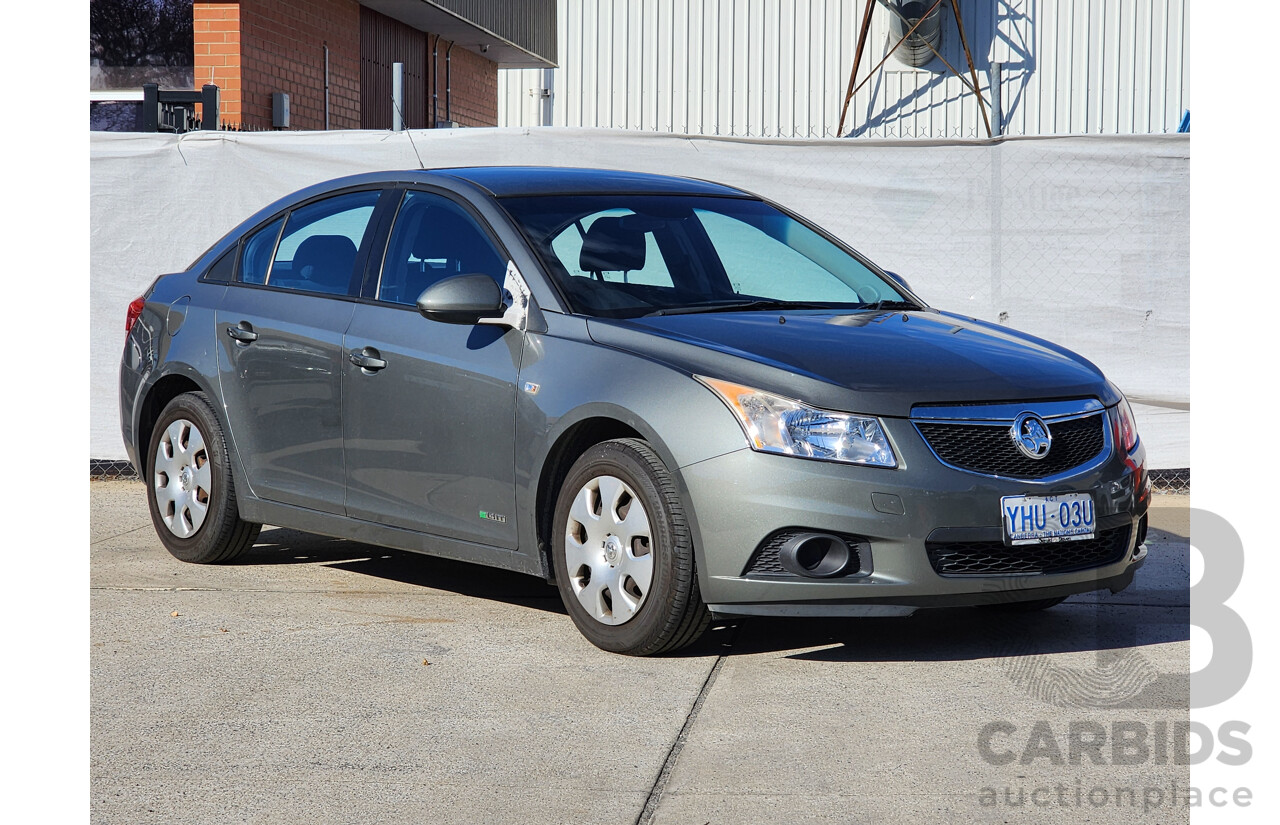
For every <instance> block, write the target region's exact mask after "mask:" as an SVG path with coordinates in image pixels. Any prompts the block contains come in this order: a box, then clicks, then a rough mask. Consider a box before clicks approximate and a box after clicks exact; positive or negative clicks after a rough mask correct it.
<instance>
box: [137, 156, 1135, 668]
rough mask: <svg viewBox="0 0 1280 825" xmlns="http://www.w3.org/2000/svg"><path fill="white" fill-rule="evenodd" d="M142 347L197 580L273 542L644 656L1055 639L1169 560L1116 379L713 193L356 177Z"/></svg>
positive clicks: (249, 234) (154, 291)
mask: <svg viewBox="0 0 1280 825" xmlns="http://www.w3.org/2000/svg"><path fill="white" fill-rule="evenodd" d="M127 328H128V335H127V339H126V342H125V347H124V354H123V363H122V365H121V371H120V402H121V403H120V407H121V417H122V427H123V433H124V440H125V444H126V446H127V448H128V451H129V456H130V459H131V460H132V461H133V464H134V466H135V467H137V468H138V470H139V472H140V474H141V475H142V476H143V478H144V479H145V480H146V482H147V485H148V492H149V495H148V501H149V503H150V510H151V517H152V520H153V522H154V524H155V527H156V531H157V533H158V534H159V537H160V540H161V541H162V542H163V543H164V545H165V547H167V548H168V549H169V551H170V552H171V553H172V554H173V555H174V556H176V557H177V558H179V559H182V560H184V561H189V562H196V563H212V562H226V561H230V560H232V559H234V558H236V557H237V556H239V555H241V554H242V553H244V552H245V550H246V549H248V548H249V547H251V546H252V545H253V543H254V541H255V539H256V537H257V535H258V531H259V528H260V526H261V525H262V524H275V525H281V526H286V527H292V528H296V529H300V530H306V531H311V532H316V533H322V534H326V535H331V536H339V537H344V538H351V539H357V540H360V541H366V542H371V543H374V544H379V545H385V546H388V547H395V548H401V549H405V550H411V551H417V552H421V553H427V554H431V555H437V556H445V557H449V558H453V559H460V560H463V561H467V562H473V563H476V564H478V565H489V566H493V567H501V568H506V569H510V570H517V571H521V572H524V573H529V574H532V575H536V576H541V577H544V578H546V579H547V580H548V581H553V582H554V583H555V585H556V586H557V587H558V588H559V591H560V594H561V596H562V598H563V600H564V604H565V608H566V609H567V611H568V613H569V616H570V617H571V618H572V619H573V621H574V622H575V623H576V625H577V626H578V628H579V629H580V630H581V631H582V633H583V634H584V635H585V636H586V637H587V638H588V639H590V640H591V641H592V642H593V643H595V644H596V645H598V646H600V647H602V648H604V649H606V650H611V651H617V652H620V653H629V654H637V655H644V654H654V653H661V652H665V651H670V650H674V649H676V648H679V647H682V646H685V645H688V644H690V643H691V642H693V641H694V640H696V639H697V638H698V637H699V636H700V635H701V634H702V632H703V631H704V630H705V629H706V628H707V626H708V624H709V623H710V622H711V621H712V619H713V618H716V617H733V616H744V615H765V616H885V615H907V614H910V613H912V612H913V611H915V610H917V609H919V608H924V607H935V606H954V605H991V606H995V607H998V608H1004V609H1015V610H1030V609H1041V608H1045V607H1050V606H1052V605H1054V604H1057V603H1058V602H1060V601H1061V600H1062V599H1064V598H1066V597H1067V596H1068V595H1071V594H1074V593H1082V592H1086V591H1091V590H1097V589H1109V590H1112V591H1117V590H1120V589H1122V588H1124V587H1126V586H1128V584H1129V583H1130V581H1131V580H1132V578H1133V575H1134V571H1135V570H1136V569H1137V568H1138V567H1139V566H1140V565H1141V564H1142V562H1143V560H1144V558H1145V555H1146V546H1145V543H1144V541H1145V534H1146V524H1147V520H1146V509H1147V506H1148V503H1149V499H1150V483H1149V481H1148V479H1147V477H1146V474H1145V467H1144V463H1145V453H1144V448H1143V446H1142V443H1141V441H1140V440H1139V438H1138V433H1137V430H1136V428H1135V426H1134V420H1133V414H1132V412H1131V410H1130V409H1129V405H1128V403H1127V401H1126V400H1125V398H1124V396H1123V394H1122V393H1121V392H1120V391H1119V390H1118V389H1117V388H1116V387H1115V386H1114V385H1113V384H1111V383H1110V382H1109V381H1107V379H1106V378H1105V377H1104V376H1103V375H1102V373H1101V372H1100V371H1099V370H1098V368H1097V367H1095V366H1094V365H1093V364H1091V363H1090V362H1089V361H1087V360H1085V359H1084V358H1081V357H1080V356H1079V355H1076V354H1074V353H1072V352H1069V351H1067V350H1065V349H1063V348H1062V347H1058V346H1055V345H1054V344H1051V343H1049V342H1047V341H1043V340H1040V339H1037V338H1033V337H1031V336H1028V335H1024V334H1021V333H1018V332H1014V331H1012V330H1010V329H1008V328H1005V327H1001V326H998V325H994V324H989V323H985V322H982V321H979V320H976V319H974V318H969V317H966V316H963V315H956V314H953V313H949V312H945V311H940V310H938V309H934V308H931V307H929V306H928V305H927V304H925V302H924V301H923V300H922V299H921V298H920V297H919V296H917V295H916V294H915V293H914V292H913V291H912V290H911V289H910V288H909V287H908V286H907V284H906V283H905V282H904V281H903V280H902V279H901V278H899V277H898V276H896V275H893V274H892V273H887V272H885V271H883V270H882V269H880V268H879V267H877V266H876V265H875V264H873V263H872V262H870V261H869V260H867V259H866V258H865V257H863V256H862V255H860V254H859V253H858V252H856V251H855V250H853V249H852V248H850V247H849V246H847V245H846V244H844V243H842V242H841V241H840V240H838V239H836V238H834V237H832V236H831V235H830V234H828V233H826V232H824V231H823V230H822V229H820V228H818V227H817V226H814V225H813V224H812V223H810V222H808V221H806V220H804V219H803V218H800V217H798V216H796V215H794V214H792V213H791V212H789V211H787V210H786V209H784V208H783V207H781V206H778V205H776V204H773V203H770V202H769V201H767V200H765V199H762V198H760V197H757V196H755V195H752V194H750V193H747V192H744V191H741V190H738V189H735V188H731V187H728V186H723V185H720V184H716V183H709V182H705V181H697V180H689V179H683V178H674V177H665V176H658V175H645V174H634V173H627V172H612V171H601V170H586V169H552V168H468V169H440V170H433V171H411V172H396V173H376V174H366V175H359V176H354V177H348V178H343V179H340V180H335V181H331V182H328V183H324V184H320V185H317V186H313V187H310V188H308V189H305V190H303V191H301V192H298V193H296V194H293V195H290V196H288V197H286V198H283V199H282V200H280V201H278V202H276V203H274V204H271V205H270V206H268V207H266V208H265V209H263V210H262V211H260V212H258V213H257V214H255V215H253V216H252V217H250V218H249V219H248V220H246V221H245V222H244V223H242V224H241V225H240V226H239V227H237V228H236V229H235V230H233V231H232V232H230V233H229V234H228V235H227V236H226V237H224V238H223V239H222V240H220V241H218V242H217V243H216V244H214V245H213V246H212V247H211V248H210V249H209V250H208V251H207V252H205V253H204V254H203V255H201V256H200V257H199V258H198V259H196V261H195V262H194V263H192V264H191V266H190V267H189V268H188V269H187V270H186V271H185V272H178V273H174V274H170V275H163V276H161V277H159V278H158V279H156V281H155V282H154V283H153V284H152V286H151V287H150V288H149V289H148V290H147V292H146V294H145V295H143V296H142V297H140V298H139V299H138V300H136V301H134V302H133V303H132V304H131V305H130V307H129V309H128V314H127Z"/></svg>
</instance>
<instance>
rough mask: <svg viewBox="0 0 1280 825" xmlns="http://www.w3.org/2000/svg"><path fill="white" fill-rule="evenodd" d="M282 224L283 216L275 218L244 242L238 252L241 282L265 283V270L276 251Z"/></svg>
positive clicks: (269, 266)
mask: <svg viewBox="0 0 1280 825" xmlns="http://www.w3.org/2000/svg"><path fill="white" fill-rule="evenodd" d="M282 226H284V218H276V219H275V220H274V221H272V222H271V223H269V224H267V225H266V226H264V227H263V228H262V229H259V230H258V231H257V232H255V233H253V235H251V236H250V237H249V240H247V241H245V242H244V247H243V249H242V251H241V254H240V282H241V283H244V284H265V283H266V282H267V272H268V271H269V270H270V269H271V256H272V254H274V253H275V251H276V241H277V240H279V239H280V227H282Z"/></svg>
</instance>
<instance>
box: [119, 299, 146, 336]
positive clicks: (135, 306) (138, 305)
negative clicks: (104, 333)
mask: <svg viewBox="0 0 1280 825" xmlns="http://www.w3.org/2000/svg"><path fill="white" fill-rule="evenodd" d="M146 305H147V302H146V301H144V300H142V299H141V298H134V299H133V300H132V301H130V302H129V313H128V314H127V315H125V316H124V334H125V335H128V334H129V333H130V332H131V331H132V330H133V325H134V324H136V323H137V322H138V317H139V316H141V315H142V308H143V307H145V306H146Z"/></svg>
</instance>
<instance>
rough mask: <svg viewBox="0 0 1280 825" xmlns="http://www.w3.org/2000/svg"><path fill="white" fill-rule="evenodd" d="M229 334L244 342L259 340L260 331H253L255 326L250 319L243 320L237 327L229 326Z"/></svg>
mask: <svg viewBox="0 0 1280 825" xmlns="http://www.w3.org/2000/svg"><path fill="white" fill-rule="evenodd" d="M227 335H230V336H231V337H232V338H234V339H235V340H237V341H240V342H241V343H244V344H248V343H250V342H252V341H256V340H258V333H256V332H254V331H253V326H252V325H251V324H250V323H249V322H248V321H241V322H240V325H239V326H236V327H227Z"/></svg>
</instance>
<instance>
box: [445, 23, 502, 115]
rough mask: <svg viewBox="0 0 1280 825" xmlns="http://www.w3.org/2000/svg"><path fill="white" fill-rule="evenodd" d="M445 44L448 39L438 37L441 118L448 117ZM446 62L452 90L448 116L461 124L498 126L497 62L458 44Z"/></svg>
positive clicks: (446, 46)
mask: <svg viewBox="0 0 1280 825" xmlns="http://www.w3.org/2000/svg"><path fill="white" fill-rule="evenodd" d="M433 39H434V38H433ZM447 48H449V41H447V40H442V41H440V57H439V69H438V71H439V72H440V77H439V83H440V87H439V95H440V99H439V104H438V109H439V112H440V119H441V120H444V119H445V118H446V117H447V115H446V114H445V95H444V79H445V67H444V54H445V49H447ZM449 63H450V67H449V87H450V89H452V94H451V95H450V100H449V109H450V114H449V115H448V116H451V117H452V118H453V119H454V120H456V121H457V122H458V123H460V124H461V125H463V126H497V125H498V64H497V63H494V62H493V61H492V60H488V59H486V58H484V57H482V56H480V55H478V54H476V53H475V52H470V51H467V50H466V49H464V48H462V47H460V46H459V47H455V48H454V50H453V54H452V55H451V58H450V61H449Z"/></svg>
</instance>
